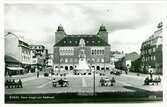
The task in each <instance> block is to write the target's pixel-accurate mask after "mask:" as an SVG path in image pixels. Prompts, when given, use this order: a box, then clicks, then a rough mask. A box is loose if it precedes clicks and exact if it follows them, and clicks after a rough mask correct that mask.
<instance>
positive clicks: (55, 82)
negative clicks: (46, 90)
mask: <svg viewBox="0 0 167 107" xmlns="http://www.w3.org/2000/svg"><path fill="white" fill-rule="evenodd" d="M52 86H53V87H58V86H60V87H68V86H69V81H68V80H67V79H62V78H61V79H59V80H56V79H55V78H54V79H53V80H52Z"/></svg>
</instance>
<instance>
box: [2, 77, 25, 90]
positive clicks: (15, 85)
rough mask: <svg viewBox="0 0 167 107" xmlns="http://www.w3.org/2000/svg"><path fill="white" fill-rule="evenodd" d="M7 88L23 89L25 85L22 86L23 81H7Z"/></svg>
mask: <svg viewBox="0 0 167 107" xmlns="http://www.w3.org/2000/svg"><path fill="white" fill-rule="evenodd" d="M5 87H6V88H23V85H22V81H21V80H20V79H19V80H18V81H15V80H6V81H5Z"/></svg>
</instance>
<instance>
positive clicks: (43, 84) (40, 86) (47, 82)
mask: <svg viewBox="0 0 167 107" xmlns="http://www.w3.org/2000/svg"><path fill="white" fill-rule="evenodd" d="M51 82H52V81H49V82H47V83H45V84H42V85H40V86H38V87H37V88H42V87H44V86H46V85H47V84H49V83H51Z"/></svg>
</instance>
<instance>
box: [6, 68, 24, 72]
mask: <svg viewBox="0 0 167 107" xmlns="http://www.w3.org/2000/svg"><path fill="white" fill-rule="evenodd" d="M7 69H9V70H13V71H17V70H24V68H22V67H7Z"/></svg>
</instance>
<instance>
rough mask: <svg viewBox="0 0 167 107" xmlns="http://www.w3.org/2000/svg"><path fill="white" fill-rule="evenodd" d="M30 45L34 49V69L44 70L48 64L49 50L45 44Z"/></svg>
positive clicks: (35, 70)
mask: <svg viewBox="0 0 167 107" xmlns="http://www.w3.org/2000/svg"><path fill="white" fill-rule="evenodd" d="M30 47H31V49H32V60H33V66H32V69H33V71H34V72H37V70H40V71H42V70H43V68H44V67H47V65H48V50H47V49H46V48H45V46H43V45H31V46H30Z"/></svg>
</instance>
